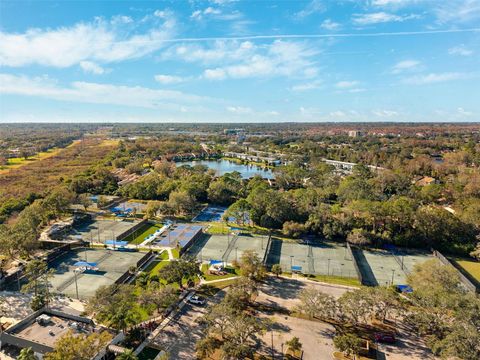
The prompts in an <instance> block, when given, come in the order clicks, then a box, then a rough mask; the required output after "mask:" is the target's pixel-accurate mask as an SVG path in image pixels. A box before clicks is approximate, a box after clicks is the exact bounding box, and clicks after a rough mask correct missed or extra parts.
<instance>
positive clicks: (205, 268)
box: [202, 264, 240, 281]
mask: <svg viewBox="0 0 480 360" xmlns="http://www.w3.org/2000/svg"><path fill="white" fill-rule="evenodd" d="M208 268H209V265H208V264H203V265H202V273H203V277H204V278H205V280H207V281H211V280H220V279H228V278H231V277H234V276H240V269H237V268H233V267H230V266H227V267H226V268H225V271H226V272H228V274H227V275H210V274H208Z"/></svg>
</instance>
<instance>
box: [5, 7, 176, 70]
mask: <svg viewBox="0 0 480 360" xmlns="http://www.w3.org/2000/svg"><path fill="white" fill-rule="evenodd" d="M152 18H153V17H152ZM115 19H116V20H115V21H107V20H105V19H102V18H96V19H95V20H94V21H93V22H90V23H78V24H76V25H73V26H71V27H60V28H56V29H45V30H41V29H30V30H27V31H26V32H25V33H20V34H17V33H5V32H0V65H3V66H11V67H20V66H26V65H31V64H39V65H44V66H53V67H59V68H65V67H69V66H72V65H76V64H80V62H82V61H89V62H93V63H110V62H116V61H122V60H126V59H132V58H139V57H142V56H144V55H146V54H150V53H152V52H154V51H157V50H158V49H160V48H161V47H163V46H164V40H166V39H170V38H171V37H172V36H173V34H174V33H175V27H176V23H175V19H174V18H173V17H172V16H169V17H168V18H166V19H163V20H162V19H160V18H158V17H157V20H155V21H154V20H151V21H154V22H155V26H152V27H151V29H150V30H148V31H146V32H138V31H137V29H136V24H131V23H128V22H126V19H124V18H122V17H120V18H119V17H115ZM119 19H123V20H121V21H120V20H119ZM159 22H160V23H159Z"/></svg>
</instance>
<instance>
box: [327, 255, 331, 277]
mask: <svg viewBox="0 0 480 360" xmlns="http://www.w3.org/2000/svg"><path fill="white" fill-rule="evenodd" d="M330 260H331V259H328V260H327V276H330Z"/></svg>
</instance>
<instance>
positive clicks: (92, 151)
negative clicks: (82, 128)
mask: <svg viewBox="0 0 480 360" xmlns="http://www.w3.org/2000/svg"><path fill="white" fill-rule="evenodd" d="M115 146H116V142H111V141H109V140H106V141H103V140H99V139H86V140H83V141H81V142H74V143H73V144H71V145H70V146H68V147H66V148H63V149H56V150H52V152H51V153H47V154H44V155H43V158H41V159H38V160H33V161H30V160H27V161H26V162H25V163H24V164H23V165H22V164H19V163H17V164H16V165H17V167H16V168H10V169H6V170H4V171H3V172H2V173H1V174H0V175H1V176H0V203H1V202H2V201H5V200H6V199H9V198H16V199H22V198H24V197H25V196H27V195H28V194H30V193H35V194H38V195H40V196H43V195H44V194H46V193H47V192H48V191H50V190H51V189H52V188H54V187H55V186H57V185H58V184H59V183H61V182H62V181H63V180H64V179H68V178H70V177H71V176H74V175H77V174H80V173H82V172H83V171H85V170H87V169H89V168H90V167H91V166H92V165H95V164H98V163H99V162H100V161H101V160H102V159H104V158H105V156H106V155H107V154H108V153H109V152H110V151H111V150H113V149H114V148H115ZM32 159H33V158H32ZM0 171H1V170H0Z"/></svg>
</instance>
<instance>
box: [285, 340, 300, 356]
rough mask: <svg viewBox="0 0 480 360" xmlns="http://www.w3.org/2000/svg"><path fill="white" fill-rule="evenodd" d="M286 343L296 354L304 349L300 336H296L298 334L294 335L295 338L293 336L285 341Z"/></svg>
mask: <svg viewBox="0 0 480 360" xmlns="http://www.w3.org/2000/svg"><path fill="white" fill-rule="evenodd" d="M285 344H286V345H287V346H288V348H289V349H290V350H291V351H292V352H293V353H294V354H296V353H297V351H300V350H302V343H301V342H300V340H299V339H298V337H296V336H294V337H293V338H291V339H290V340H288V341H287V342H285Z"/></svg>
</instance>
